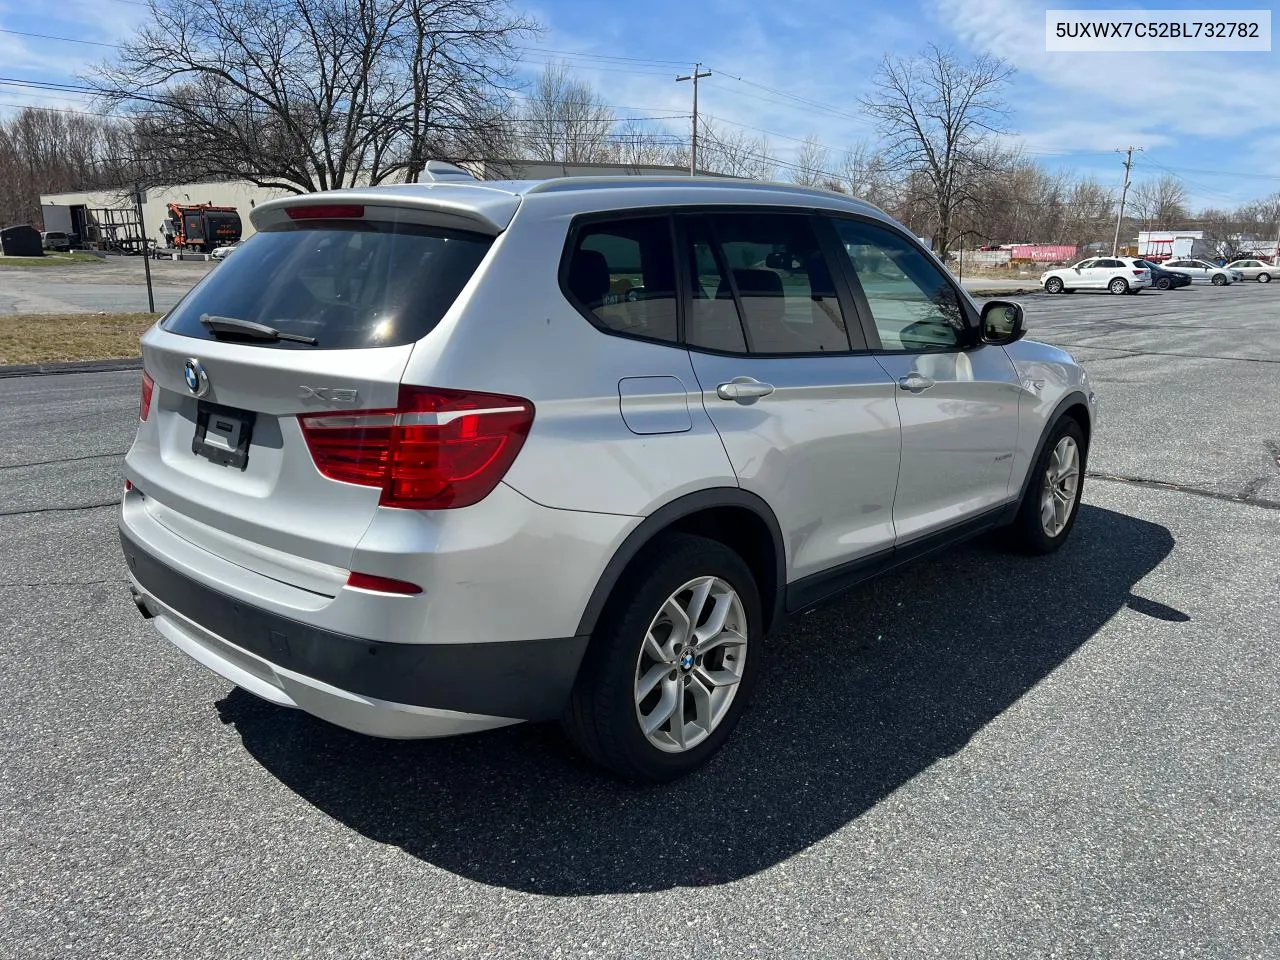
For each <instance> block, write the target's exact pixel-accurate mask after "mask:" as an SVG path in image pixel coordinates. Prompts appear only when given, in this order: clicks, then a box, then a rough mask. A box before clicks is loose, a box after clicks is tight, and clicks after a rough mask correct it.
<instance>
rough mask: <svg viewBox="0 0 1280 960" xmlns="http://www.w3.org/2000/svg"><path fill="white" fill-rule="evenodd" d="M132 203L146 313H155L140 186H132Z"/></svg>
mask: <svg viewBox="0 0 1280 960" xmlns="http://www.w3.org/2000/svg"><path fill="white" fill-rule="evenodd" d="M133 202H134V204H135V206H136V207H137V209H138V233H139V234H141V235H142V268H143V270H144V271H145V272H146V274H147V311H148V312H150V313H155V312H156V295H155V291H154V290H152V288H151V253H150V252H149V251H148V250H147V221H146V219H145V218H144V217H143V215H142V184H140V183H137V182H135V183H134V185H133Z"/></svg>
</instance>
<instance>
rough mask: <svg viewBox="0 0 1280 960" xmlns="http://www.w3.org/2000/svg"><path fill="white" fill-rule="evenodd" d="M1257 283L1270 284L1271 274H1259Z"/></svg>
mask: <svg viewBox="0 0 1280 960" xmlns="http://www.w3.org/2000/svg"><path fill="white" fill-rule="evenodd" d="M1258 282H1259V283H1270V282H1271V274H1269V273H1260V274H1258Z"/></svg>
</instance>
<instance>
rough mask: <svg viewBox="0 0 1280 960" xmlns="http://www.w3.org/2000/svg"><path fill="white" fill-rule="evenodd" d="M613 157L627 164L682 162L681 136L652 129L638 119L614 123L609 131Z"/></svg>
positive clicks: (663, 164)
mask: <svg viewBox="0 0 1280 960" xmlns="http://www.w3.org/2000/svg"><path fill="white" fill-rule="evenodd" d="M610 141H611V151H612V159H613V160H614V162H616V163H625V164H627V165H628V166H631V167H634V168H639V167H657V166H675V165H676V164H677V163H678V162H679V158H678V151H679V148H680V138H679V137H678V136H676V135H675V134H672V133H667V132H664V131H659V130H655V129H653V127H651V126H650V125H647V124H645V123H644V122H643V121H639V120H628V121H626V122H625V123H622V124H618V125H615V127H614V129H613V131H612V133H611V134H610Z"/></svg>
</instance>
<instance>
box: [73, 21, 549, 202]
mask: <svg viewBox="0 0 1280 960" xmlns="http://www.w3.org/2000/svg"><path fill="white" fill-rule="evenodd" d="M534 29H535V24H533V23H532V22H531V21H529V20H527V19H524V18H522V17H519V16H517V15H515V14H514V13H513V12H512V11H511V8H510V6H509V5H508V2H507V0H151V2H150V6H149V13H148V17H147V20H146V22H145V23H144V24H143V26H142V27H141V28H139V30H138V31H137V32H136V34H135V35H134V36H133V37H132V39H130V40H127V41H126V42H125V43H123V44H122V45H121V47H120V50H119V53H118V54H117V55H116V56H115V57H114V58H112V59H110V60H108V61H106V62H104V63H102V64H101V65H99V66H98V68H97V69H96V70H95V71H94V73H93V74H92V76H91V78H90V80H89V82H90V83H91V84H92V85H93V86H94V88H95V89H96V90H97V92H98V94H99V96H100V98H101V100H102V101H104V102H105V104H106V105H107V106H108V107H110V108H113V109H121V110H124V111H126V112H127V113H128V114H129V115H131V116H132V117H134V118H135V120H136V122H137V131H138V137H139V143H141V144H145V149H146V150H147V155H146V156H144V157H142V158H141V159H142V160H143V161H144V162H145V163H146V164H147V165H148V166H150V167H151V168H152V169H153V172H154V175H155V176H156V177H157V178H164V177H168V178H171V179H183V180H191V179H196V178H208V179H223V178H226V179H232V178H243V179H246V180H249V181H251V182H253V183H256V184H258V185H259V186H268V187H277V188H280V189H284V190H289V191H292V192H298V193H302V192H308V191H313V190H324V189H329V188H333V187H342V186H352V185H356V184H361V183H372V184H377V183H382V182H387V181H394V180H397V179H405V180H412V179H415V178H416V177H417V175H418V174H419V173H420V172H421V171H422V168H423V167H424V166H425V164H426V162H427V160H429V159H431V158H432V157H443V158H447V159H451V160H466V159H479V158H482V157H485V156H487V155H489V154H490V153H491V141H492V140H493V138H495V137H500V136H502V135H503V134H504V132H505V130H506V127H505V125H504V121H505V119H506V116H507V113H508V103H509V101H508V98H507V96H506V92H507V90H509V89H511V88H512V86H513V80H512V76H513V74H512V64H513V63H514V60H515V49H514V43H515V42H516V41H517V40H518V38H520V37H521V36H523V35H525V34H527V33H529V32H531V31H533V30H534Z"/></svg>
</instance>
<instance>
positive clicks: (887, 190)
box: [835, 143, 898, 209]
mask: <svg viewBox="0 0 1280 960" xmlns="http://www.w3.org/2000/svg"><path fill="white" fill-rule="evenodd" d="M835 174H836V179H837V182H838V183H839V186H840V189H841V190H842V191H843V192H845V193H847V194H850V195H851V196H854V197H857V198H858V199H859V200H865V201H866V202H867V203H872V204H875V205H876V206H877V207H881V208H882V209H883V208H888V207H890V206H893V205H894V204H895V203H896V201H897V194H898V190H897V184H896V183H895V179H894V176H893V171H892V170H891V169H890V168H889V165H888V164H887V163H886V162H885V156H884V154H883V153H881V152H880V151H878V150H874V149H872V148H871V147H870V146H868V145H867V144H866V143H855V144H853V145H852V146H849V147H846V148H845V151H844V153H843V154H842V155H841V157H840V162H839V163H838V164H837V165H836V169H835Z"/></svg>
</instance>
